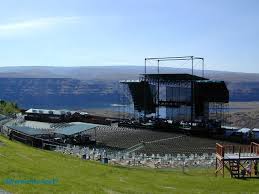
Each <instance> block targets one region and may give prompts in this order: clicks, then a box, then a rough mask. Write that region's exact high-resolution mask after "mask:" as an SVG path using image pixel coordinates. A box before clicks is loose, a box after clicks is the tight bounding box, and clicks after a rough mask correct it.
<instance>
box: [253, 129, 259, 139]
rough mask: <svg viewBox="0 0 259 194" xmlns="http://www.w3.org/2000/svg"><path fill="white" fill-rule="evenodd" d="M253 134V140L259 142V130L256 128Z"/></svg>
mask: <svg viewBox="0 0 259 194" xmlns="http://www.w3.org/2000/svg"><path fill="white" fill-rule="evenodd" d="M252 133H253V139H255V140H257V141H259V129H258V128H254V129H253V130H252Z"/></svg>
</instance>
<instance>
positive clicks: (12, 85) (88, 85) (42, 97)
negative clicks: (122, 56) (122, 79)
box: [0, 78, 118, 108]
mask: <svg viewBox="0 0 259 194" xmlns="http://www.w3.org/2000/svg"><path fill="white" fill-rule="evenodd" d="M117 86H118V83H115V82H109V83H106V82H100V81H99V82H91V81H82V80H76V79H67V78H0V91H1V92H0V99H4V100H11V101H14V102H16V103H18V105H20V106H21V107H23V108H29V107H38V108H96V107H105V106H109V105H110V104H112V103H117V102H118V92H117V90H116V88H117Z"/></svg>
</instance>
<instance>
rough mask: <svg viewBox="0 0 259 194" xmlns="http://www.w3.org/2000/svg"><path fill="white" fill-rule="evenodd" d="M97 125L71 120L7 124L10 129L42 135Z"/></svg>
mask: <svg viewBox="0 0 259 194" xmlns="http://www.w3.org/2000/svg"><path fill="white" fill-rule="evenodd" d="M97 126H100V125H96V124H92V123H82V122H72V123H56V124H53V123H45V122H37V121H25V122H24V123H21V124H19V125H16V126H12V125H11V126H8V127H9V128H11V129H14V130H16V131H20V132H22V133H25V134H28V135H44V134H53V133H55V134H63V135H73V134H77V133H80V132H83V131H86V130H90V129H93V128H95V127H97Z"/></svg>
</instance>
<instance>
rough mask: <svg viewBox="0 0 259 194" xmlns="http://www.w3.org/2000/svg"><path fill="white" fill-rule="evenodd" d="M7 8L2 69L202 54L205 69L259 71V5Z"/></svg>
mask: <svg viewBox="0 0 259 194" xmlns="http://www.w3.org/2000/svg"><path fill="white" fill-rule="evenodd" d="M0 3H1V4H0V67H1V66H95V65H143V64H144V58H145V57H167V56H199V57H204V58H205V66H206V69H211V70H225V71H239V72H252V73H259V58H258V54H259V11H258V10H259V1H258V0H213V1H212V0H211V1H209V0H92V1H88V0H16V1H15V0H0ZM169 65H171V64H169Z"/></svg>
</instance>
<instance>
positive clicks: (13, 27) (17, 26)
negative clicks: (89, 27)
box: [0, 16, 80, 36]
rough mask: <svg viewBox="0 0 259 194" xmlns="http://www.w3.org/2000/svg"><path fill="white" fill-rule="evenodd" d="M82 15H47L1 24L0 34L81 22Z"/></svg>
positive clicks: (6, 34)
mask: <svg viewBox="0 0 259 194" xmlns="http://www.w3.org/2000/svg"><path fill="white" fill-rule="evenodd" d="M79 20H80V17H75V16H73V17H45V18H38V19H34V20H25V21H18V22H12V23H7V24H0V35H2V36H3V35H4V36H10V35H16V34H21V33H25V32H31V31H34V30H42V29H46V28H50V27H54V26H57V25H62V24H63V25H64V24H71V23H76V22H79Z"/></svg>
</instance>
